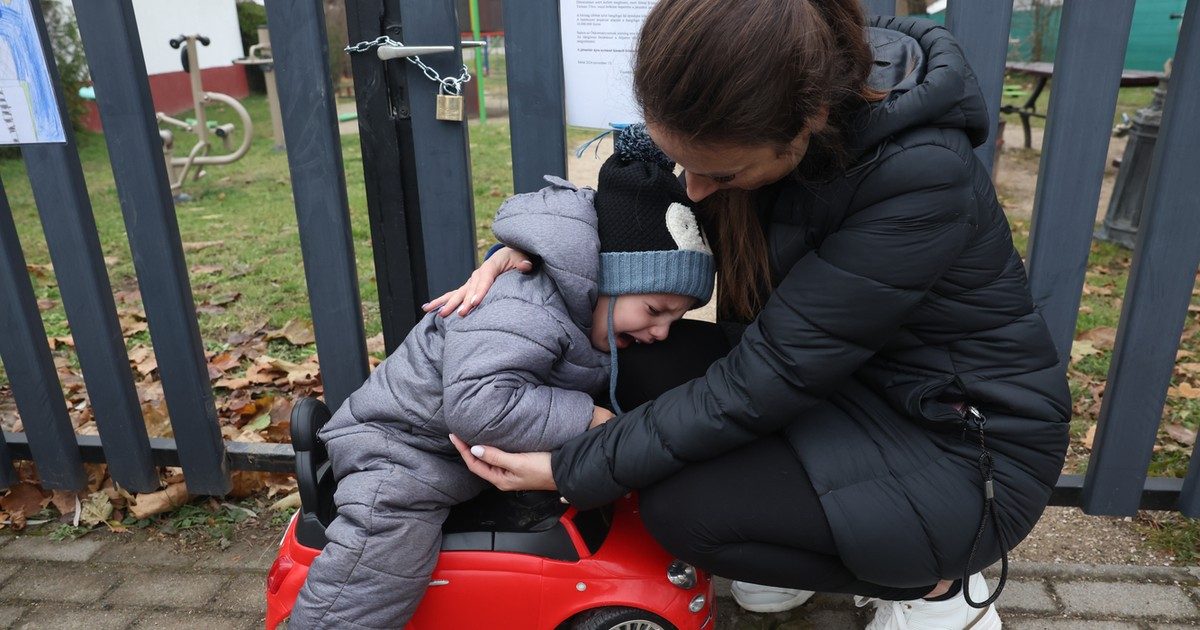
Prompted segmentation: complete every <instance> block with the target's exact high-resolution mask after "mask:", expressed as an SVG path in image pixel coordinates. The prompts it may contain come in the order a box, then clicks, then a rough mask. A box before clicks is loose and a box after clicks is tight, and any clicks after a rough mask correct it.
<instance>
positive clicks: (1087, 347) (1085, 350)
mask: <svg viewBox="0 0 1200 630" xmlns="http://www.w3.org/2000/svg"><path fill="white" fill-rule="evenodd" d="M1093 354H1100V350H1099V349H1097V348H1096V346H1095V344H1093V343H1092V342H1091V341H1088V340H1086V339H1078V340H1076V341H1075V342H1074V343H1072V344H1071V361H1073V362H1074V361H1079V360H1081V359H1083V358H1084V357H1088V356H1091V355H1093Z"/></svg>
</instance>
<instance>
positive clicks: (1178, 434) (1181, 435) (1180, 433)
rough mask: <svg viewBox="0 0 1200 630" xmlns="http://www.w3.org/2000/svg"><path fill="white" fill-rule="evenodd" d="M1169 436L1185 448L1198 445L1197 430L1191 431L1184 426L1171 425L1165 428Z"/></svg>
mask: <svg viewBox="0 0 1200 630" xmlns="http://www.w3.org/2000/svg"><path fill="white" fill-rule="evenodd" d="M1163 430H1164V431H1166V432H1167V435H1169V436H1171V439H1172V440H1175V441H1176V442H1179V443H1180V444H1182V445H1184V446H1191V445H1193V444H1195V443H1196V430H1195V429H1189V428H1187V427H1185V426H1183V425H1182V424H1176V423H1171V424H1168V425H1166V426H1164V427H1163Z"/></svg>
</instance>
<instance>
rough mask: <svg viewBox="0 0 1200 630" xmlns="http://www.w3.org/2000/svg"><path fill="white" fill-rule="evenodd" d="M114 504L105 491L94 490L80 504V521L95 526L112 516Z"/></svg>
mask: <svg viewBox="0 0 1200 630" xmlns="http://www.w3.org/2000/svg"><path fill="white" fill-rule="evenodd" d="M112 513H113V504H112V501H110V500H109V498H108V495H107V494H105V493H103V492H93V493H92V494H90V495H88V498H87V499H86V500H85V501H83V502H82V503H81V504H80V507H79V522H80V523H83V524H84V525H87V526H88V527H95V526H96V525H99V524H100V523H103V522H105V521H107V520H108V517H110V516H112Z"/></svg>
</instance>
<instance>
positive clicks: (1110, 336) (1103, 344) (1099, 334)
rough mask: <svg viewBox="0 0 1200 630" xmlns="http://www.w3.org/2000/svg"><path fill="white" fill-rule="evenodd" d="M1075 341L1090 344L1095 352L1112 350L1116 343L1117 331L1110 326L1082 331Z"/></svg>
mask: <svg viewBox="0 0 1200 630" xmlns="http://www.w3.org/2000/svg"><path fill="white" fill-rule="evenodd" d="M1077 339H1080V340H1083V341H1090V342H1092V347H1094V348H1096V349H1097V350H1112V348H1113V345H1114V344H1116V341H1117V329H1116V328H1113V327H1111V326H1097V327H1095V328H1093V329H1091V330H1085V331H1083V332H1082V333H1080V334H1079V336H1078V337H1077Z"/></svg>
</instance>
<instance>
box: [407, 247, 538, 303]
mask: <svg viewBox="0 0 1200 630" xmlns="http://www.w3.org/2000/svg"><path fill="white" fill-rule="evenodd" d="M513 269H518V270H520V271H521V273H529V272H530V271H533V262H532V261H530V260H529V256H528V255H527V254H525V253H524V252H522V251H520V250H516V249H513V248H511V247H504V248H501V249H499V250H497V251H496V253H494V254H492V255H491V257H490V258H488V259H487V260H485V261H483V264H482V265H479V268H478V269H476V270H475V271H474V273H472V274H471V277H470V278H468V279H467V281H466V283H465V284H463V285H462V286H461V287H459V288H457V289H454V290H453V291H447V292H446V293H444V294H443V295H442V296H441V297H438V298H436V299H433V300H430V301H429V302H428V303H426V304H422V305H421V310H423V311H425V312H426V313H428V312H430V311H433V310H436V311H437V312H438V315H440V316H442V317H449V316H450V314H451V313H453V312H454V309H458V314H459V316H463V315H466V314H467V313H470V312H471V311H472V310H474V308H475V307H476V306H478V305H479V302H480V301H482V300H483V296H485V295H487V292H488V289H490V288H492V283H493V282H495V281H496V278H497V277H499V276H500V274H502V273H504V272H506V271H511V270H513ZM460 307H461V308H460Z"/></svg>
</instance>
